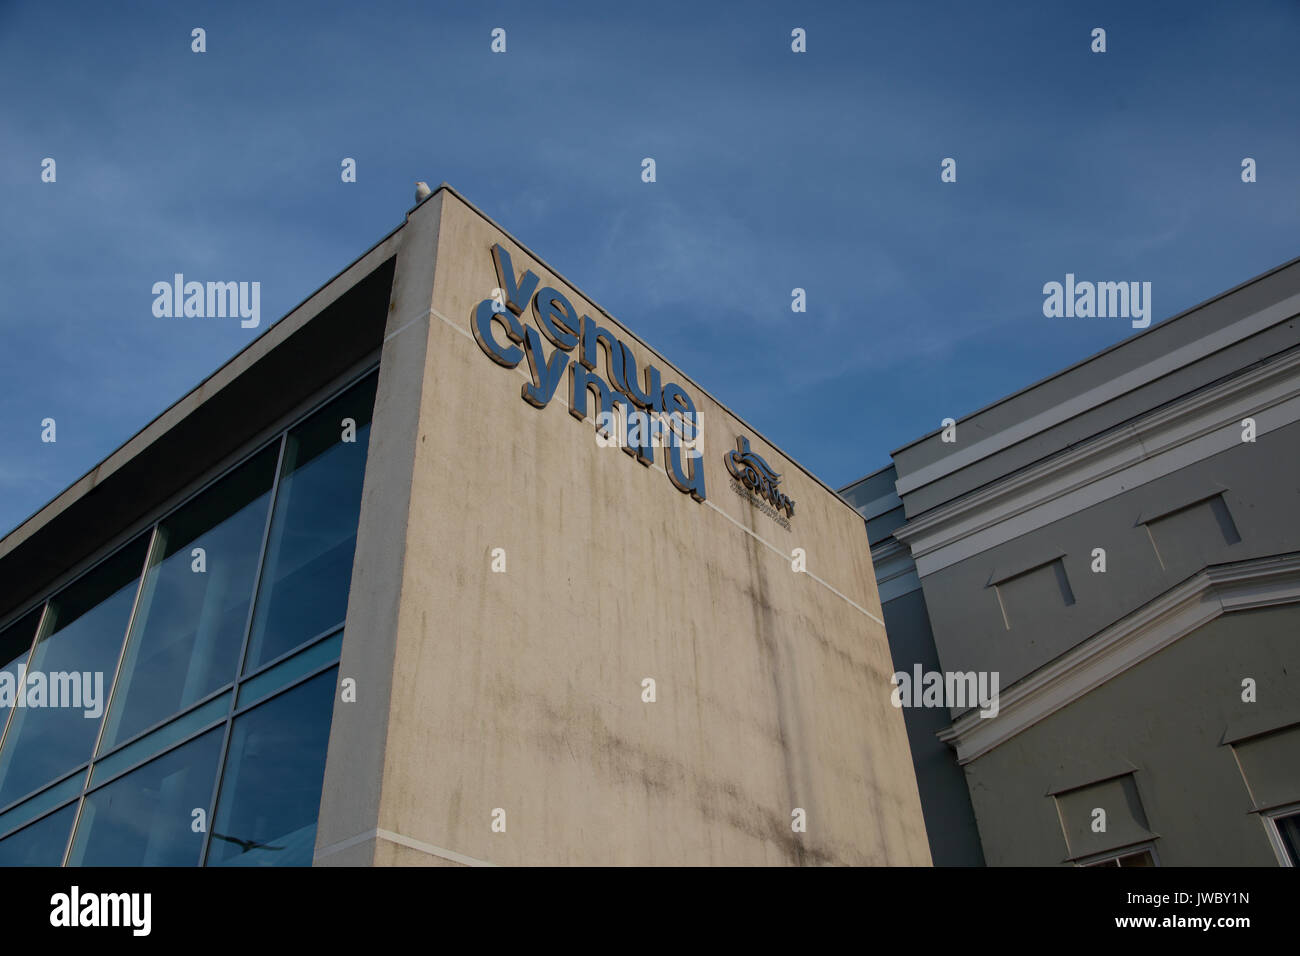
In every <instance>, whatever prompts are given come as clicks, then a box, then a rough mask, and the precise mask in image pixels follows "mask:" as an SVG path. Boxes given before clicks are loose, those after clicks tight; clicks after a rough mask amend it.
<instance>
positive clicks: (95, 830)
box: [68, 727, 225, 866]
mask: <svg viewBox="0 0 1300 956" xmlns="http://www.w3.org/2000/svg"><path fill="white" fill-rule="evenodd" d="M224 733H225V730H224V728H222V727H218V728H216V729H215V730H210V731H208V732H207V733H206V734H204V735H203V736H201V737H197V738H195V739H194V740H191V741H190V742H189V743H187V744H185V745H184V746H182V747H178V748H176V749H175V750H170V751H168V752H167V753H165V754H163V755H162V756H161V757H158V758H156V759H154V760H151V761H150V762H149V763H147V764H145V765H144V766H142V767H139V768H137V769H135V770H132V771H131V772H130V773H128V774H127V775H126V776H124V777H119V778H118V779H116V780H114V781H113V782H112V783H110V784H109V785H108V786H106V787H101V788H100V789H98V790H95V791H93V792H91V793H89V794H87V795H86V801H85V804H84V806H83V807H82V808H81V819H80V821H79V822H78V823H77V835H76V836H75V837H74V838H73V842H72V853H71V854H70V855H69V856H68V864H69V865H70V866H197V865H198V864H199V856H200V854H202V852H203V829H205V828H206V827H205V826H199V819H200V818H198V817H196V816H195V813H194V811H195V810H202V811H203V816H202V822H203V824H206V823H207V815H208V809H209V807H208V802H209V801H210V800H211V799H212V785H213V783H214V782H215V780H216V776H217V758H218V757H220V755H221V738H222V736H223V734H224Z"/></svg>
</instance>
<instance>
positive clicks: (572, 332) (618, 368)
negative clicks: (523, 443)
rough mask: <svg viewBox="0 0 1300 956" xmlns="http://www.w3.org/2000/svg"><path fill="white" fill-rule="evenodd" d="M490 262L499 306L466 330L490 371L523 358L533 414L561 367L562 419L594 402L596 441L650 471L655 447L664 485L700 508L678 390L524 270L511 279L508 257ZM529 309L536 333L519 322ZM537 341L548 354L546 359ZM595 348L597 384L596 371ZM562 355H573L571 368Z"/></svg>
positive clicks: (698, 465)
mask: <svg viewBox="0 0 1300 956" xmlns="http://www.w3.org/2000/svg"><path fill="white" fill-rule="evenodd" d="M492 261H493V263H495V265H496V271H497V278H498V280H499V282H500V284H501V287H500V289H499V290H498V291H499V293H500V296H501V298H503V299H504V302H502V301H500V299H495V298H488V299H484V300H483V301H482V302H480V303H479V304H478V305H476V306H475V307H474V312H473V315H472V316H471V320H470V326H471V327H472V329H473V331H474V340H475V341H476V342H478V346H479V348H481V349H482V350H483V353H484V354H485V355H487V357H488V358H490V359H492V361H494V362H496V363H497V364H498V365H503V366H505V367H506V368H516V367H517V366H518V365H519V363H520V362H521V361H523V359H524V358H525V357H527V359H528V369H529V371H530V372H531V373H532V381H531V382H525V383H524V384H523V386H522V387H521V388H520V395H521V397H522V398H523V400H524V401H525V402H527V403H528V404H529V405H532V406H533V407H535V408H545V407H546V405H547V404H548V403H549V402H550V400H551V399H552V398H553V397H554V396H555V393H556V391H557V390H558V389H559V386H560V380H561V379H562V378H564V370H565V368H566V367H567V368H568V370H569V390H568V395H567V398H568V402H569V414H570V415H572V416H573V417H574V418H576V419H578V420H579V421H582V420H584V419H585V418H587V399H588V397H589V396H594V397H595V400H596V403H597V411H596V414H594V415H593V416H592V418H593V420H594V421H595V422H596V430H597V433H598V434H599V435H602V436H604V437H605V438H611V437H613V438H614V439H615V440H614V441H612V442H609V444H617V445H618V446H619V447H620V448H622V449H623V451H625V452H626V453H627V454H628V455H631V456H632V457H634V458H636V460H637V461H639V462H641V464H643V465H646V466H647V467H648V466H650V465H652V464H654V449H655V446H656V445H659V446H664V447H666V451H667V454H666V455H665V456H664V466H665V470H666V471H667V473H668V480H669V481H671V482H672V483H673V487H675V488H676V489H677V490H678V491H681V492H683V493H684V494H689V495H690V496H691V497H692V498H694V499H695V500H696V501H703V500H704V461H703V458H701V457H700V455H701V452H700V451H699V449H698V445H699V440H700V436H699V434H698V429H699V418H698V415H697V413H696V411H695V402H694V401H692V399H691V396H690V395H689V394H687V392H686V390H685V389H684V388H682V387H681V386H680V385H677V384H675V383H673V382H669V383H668V384H667V385H662V386H661V385H660V377H659V370H658V369H657V368H655V367H654V366H653V365H649V364H647V365H646V367H645V370H644V372H643V373H638V371H637V364H636V356H635V355H633V354H632V350H631V349H630V348H629V347H628V346H627V345H625V344H624V343H623V342H622V341H620V340H619V339H618V337H617V336H615V335H614V333H613V332H611V331H610V330H609V329H606V328H602V327H601V326H600V325H597V324H596V322H595V320H594V319H592V317H591V316H589V315H584V316H583V317H582V318H581V320H579V318H578V314H577V313H576V312H575V311H574V308H573V304H572V303H570V302H569V300H568V299H567V298H566V297H565V296H564V294H563V293H561V292H560V291H559V290H558V289H554V288H552V287H550V286H546V287H545V288H542V289H538V288H537V285H538V279H537V276H536V274H535V273H533V272H532V270H525V272H524V274H523V275H521V276H519V277H518V278H516V277H515V270H514V267H513V266H512V265H511V263H510V253H508V252H506V250H505V249H504V248H502V247H501V246H500V245H499V244H498V245H494V246H493V247H492ZM530 304H531V306H532V314H533V316H534V317H535V318H536V321H537V327H536V328H534V327H533V326H532V325H525V324H524V323H522V322H520V321H519V319H520V317H522V316H523V314H524V310H525V309H526V308H528V307H529V305H530ZM493 325H497V326H499V327H500V328H501V331H502V332H504V333H505V337H506V339H507V341H506V342H505V343H503V342H501V341H500V340H499V339H498V338H497V337H496V335H495V334H494V332H493V328H492V326H493ZM538 329H541V334H538V331H537V330H538ZM543 336H545V339H546V340H547V341H549V342H550V343H551V346H552V349H551V352H550V354H549V355H548V354H547V353H546V347H545V345H544V344H543ZM602 346H603V350H604V353H605V364H604V368H605V377H604V378H602V377H601V376H600V375H599V374H597V371H596V369H597V367H598V365H599V358H600V352H601V350H602ZM569 352H574V357H573V361H571V362H570V361H569V356H568V353H569ZM661 424H662V425H663V430H664V431H667V432H668V435H667V437H668V439H669V440H668V441H666V442H664V441H658V440H656V433H660V437H663V434H662V432H661V429H660V428H659V426H660V425H661ZM615 430H616V431H617V434H616V435H615V434H613V432H614V431H615Z"/></svg>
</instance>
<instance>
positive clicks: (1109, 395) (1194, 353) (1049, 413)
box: [896, 294, 1300, 496]
mask: <svg viewBox="0 0 1300 956" xmlns="http://www.w3.org/2000/svg"><path fill="white" fill-rule="evenodd" d="M1297 312H1300V294H1296V295H1293V296H1288V297H1287V298H1285V299H1283V300H1282V301H1281V302H1276V303H1274V304H1273V305H1271V306H1269V307H1268V308H1266V309H1261V310H1260V311H1258V312H1255V313H1252V314H1251V315H1248V316H1246V317H1245V318H1242V319H1239V320H1238V321H1236V322H1234V323H1232V324H1231V325H1228V326H1225V327H1223V328H1221V329H1219V330H1218V331H1217V332H1213V333H1211V334H1210V335H1205V336H1202V337H1201V338H1198V339H1197V340H1196V341H1194V342H1188V343H1187V344H1186V345H1184V346H1182V347H1181V348H1177V349H1174V350H1173V351H1172V352H1168V353H1166V354H1165V355H1162V356H1161V357H1160V358H1158V359H1155V360H1153V361H1150V362H1148V363H1146V364H1145V365H1142V366H1139V367H1138V368H1135V369H1132V370H1130V371H1128V372H1125V373H1124V374H1123V375H1119V376H1117V377H1115V378H1112V379H1109V380H1107V381H1105V382H1103V383H1102V384H1100V385H1098V386H1096V387H1095V388H1091V389H1089V390H1088V391H1086V392H1084V393H1083V394H1081V395H1076V396H1074V397H1073V398H1071V399H1070V400H1069V401H1067V402H1063V403H1061V404H1060V405H1055V406H1053V407H1052V408H1049V409H1047V410H1045V411H1043V412H1040V413H1039V414H1037V415H1034V416H1033V417H1031V418H1027V419H1024V420H1022V421H1019V422H1016V423H1015V424H1014V425H1012V426H1011V427H1010V428H1006V429H1003V430H1002V431H1000V432H997V433H995V434H993V435H990V436H989V437H988V438H985V439H982V440H981V441H977V442H975V443H974V444H972V445H969V446H967V447H965V448H962V449H960V450H956V451H953V452H951V453H949V454H947V455H945V456H944V457H943V458H941V459H939V460H938V461H935V462H931V463H930V464H928V465H925V466H923V467H921V468H918V469H917V470H916V471H914V472H912V473H910V474H907V475H899V477H898V483H897V485H896V487H897V489H898V494H899V495H900V496H904V495H907V494H909V493H911V492H913V491H915V490H916V489H917V488H922V487H924V486H925V485H928V484H931V483H933V482H936V481H938V480H939V479H941V478H945V477H947V476H948V475H950V474H952V473H953V472H955V471H960V470H961V469H962V468H965V467H966V466H968V465H972V464H974V463H975V462H977V461H979V460H981V459H983V458H987V457H989V456H990V455H995V454H997V453H998V452H1000V451H1002V450H1003V449H1006V448H1010V447H1011V446H1012V445H1015V444H1018V443H1019V442H1022V441H1024V440H1025V439H1027V438H1032V437H1033V436H1034V435H1037V434H1038V433H1039V432H1043V431H1046V430H1047V429H1049V428H1052V427H1054V426H1056V425H1059V424H1060V423H1061V422H1064V421H1068V420H1069V419H1071V418H1074V417H1075V416H1076V415H1082V414H1083V413H1084V412H1086V411H1089V410H1091V409H1093V408H1095V407H1097V406H1098V405H1102V404H1104V403H1106V402H1109V401H1111V400H1112V399H1115V398H1118V397H1119V396H1121V395H1125V394H1127V393H1128V392H1131V391H1134V390H1135V389H1137V388H1140V387H1142V386H1143V385H1145V384H1147V383H1148V382H1152V381H1155V380H1156V379H1157V378H1161V377H1163V376H1165V375H1168V374H1170V373H1171V372H1176V371H1178V370H1179V369H1180V368H1183V367H1184V366H1187V365H1191V364H1192V363H1193V362H1196V361H1199V360H1201V359H1203V358H1206V357H1207V356H1210V355H1213V354H1214V353H1215V352H1219V351H1222V350H1223V349H1225V348H1228V347H1229V346H1231V345H1235V344H1236V343H1237V342H1240V341H1241V340H1242V339H1245V338H1248V337H1250V336H1252V335H1255V334H1257V333H1259V332H1262V331H1264V330H1265V329H1268V328H1271V327H1273V326H1274V325H1277V324H1279V323H1281V322H1285V321H1286V320H1287V319H1289V318H1291V317H1292V316H1294V315H1295V314H1296V313H1297ZM961 424H962V423H960V422H959V423H958V425H959V426H960V425H961Z"/></svg>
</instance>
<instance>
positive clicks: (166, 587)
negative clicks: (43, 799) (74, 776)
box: [100, 444, 279, 753]
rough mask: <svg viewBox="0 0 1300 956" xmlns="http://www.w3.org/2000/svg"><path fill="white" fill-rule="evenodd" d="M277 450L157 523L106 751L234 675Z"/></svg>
mask: <svg viewBox="0 0 1300 956" xmlns="http://www.w3.org/2000/svg"><path fill="white" fill-rule="evenodd" d="M278 452H279V446H278V444H273V445H271V446H270V447H268V448H266V449H265V450H264V451H262V452H261V453H260V454H258V455H257V456H256V457H255V458H253V459H252V460H251V461H249V462H247V463H245V464H244V465H242V466H241V467H239V468H237V469H236V470H235V471H233V472H231V474H229V475H227V476H226V477H225V478H223V479H221V481H219V482H217V483H216V484H215V485H213V486H212V487H211V488H209V489H208V490H206V491H205V492H203V493H202V494H201V495H199V497H197V498H195V499H194V500H193V501H191V502H190V503H189V504H187V505H185V507H183V508H181V509H180V510H179V511H177V512H176V513H175V514H173V515H172V516H171V517H170V518H168V519H166V520H165V521H163V522H162V523H161V524H160V525H159V526H158V537H157V539H156V541H155V542H154V547H153V554H152V556H151V557H150V568H149V573H148V574H147V575H146V577H145V581H144V586H143V588H142V589H141V591H140V604H139V609H138V610H137V611H136V615H135V621H134V622H133V623H132V625H131V637H130V640H129V641H128V642H127V646H126V656H125V657H124V658H123V661H122V672H121V676H119V677H118V684H117V689H116V690H115V691H114V692H113V706H112V709H111V710H110V712H109V716H108V725H107V727H106V728H105V731H104V739H103V742H102V743H101V744H100V752H101V753H102V752H103V751H105V750H107V749H109V748H111V747H113V746H114V745H116V744H118V743H120V742H121V741H123V740H127V739H129V738H130V737H133V736H135V735H136V734H138V733H140V732H141V731H143V730H146V729H148V728H149V727H152V726H153V725H155V724H157V723H158V722H159V721H162V720H165V719H166V718H167V717H169V716H171V715H172V714H175V713H176V712H177V711H180V710H184V709H185V708H186V707H188V706H189V705H191V704H193V703H194V702H195V701H197V700H201V699H202V698H203V697H205V696H207V695H208V694H210V693H212V692H213V691H215V690H217V689H218V688H219V687H222V686H224V685H226V684H229V683H230V682H232V681H233V680H234V679H235V671H236V670H237V668H238V666H239V664H238V658H239V650H240V647H241V645H242V644H243V641H244V628H245V627H246V626H247V625H248V607H249V602H250V601H251V600H252V596H253V587H254V585H255V584H256V580H255V578H256V575H257V558H258V553H259V552H260V551H261V547H262V534H263V532H264V531H265V530H266V509H267V507H268V502H269V500H270V496H271V481H272V479H273V478H274V475H275V460H276V457H277V455H278ZM196 549H201V551H200V553H199V554H195V551H196Z"/></svg>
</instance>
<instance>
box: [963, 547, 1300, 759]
mask: <svg viewBox="0 0 1300 956" xmlns="http://www.w3.org/2000/svg"><path fill="white" fill-rule="evenodd" d="M1298 601H1300V552H1297V553H1291V554H1286V555H1279V556H1275V557H1268V558H1254V559H1251V560H1249V561H1241V562H1239V563H1236V564H1225V565H1215V566H1213V567H1210V568H1206V569H1205V570H1203V571H1201V572H1199V573H1197V574H1195V575H1193V576H1192V577H1190V578H1188V579H1187V580H1186V581H1184V582H1183V583H1182V584H1179V585H1178V586H1176V587H1174V588H1172V589H1171V590H1169V591H1166V592H1165V593H1164V594H1162V595H1160V597H1158V598H1156V599H1155V600H1153V601H1151V602H1150V603H1148V604H1145V605H1143V606H1142V607H1140V608H1138V609H1137V610H1135V611H1133V612H1132V613H1131V614H1128V615H1127V616H1125V617H1123V618H1121V619H1120V620H1118V621H1116V622H1115V623H1114V624H1112V625H1110V626H1109V627H1107V628H1106V629H1105V630H1102V631H1099V632H1098V633H1097V634H1096V635H1094V636H1093V637H1091V638H1089V639H1088V640H1087V641H1085V642H1083V643H1082V644H1079V645H1077V646H1076V647H1074V648H1073V649H1072V650H1070V651H1068V652H1066V653H1065V654H1063V655H1061V656H1060V657H1058V658H1056V659H1055V660H1054V661H1052V662H1051V663H1050V664H1047V665H1046V666H1044V667H1041V668H1039V669H1038V670H1037V671H1035V672H1034V673H1033V674H1031V675H1030V676H1029V677H1026V678H1025V679H1023V680H1021V681H1019V682H1018V683H1016V684H1014V685H1012V686H1011V687H1009V688H1007V689H1006V690H1005V691H1003V692H1002V693H1001V694H1000V695H999V697H998V715H997V716H996V717H980V716H979V712H978V711H977V710H971V711H968V712H967V713H966V714H964V715H962V716H961V717H959V718H958V719H957V720H956V721H954V722H953V724H952V726H951V727H948V728H945V729H944V730H941V731H939V733H938V737H939V739H940V740H942V741H944V742H945V743H947V744H949V745H950V746H951V747H953V748H954V749H955V750H956V751H957V762H958V763H959V764H966V763H969V762H970V761H972V760H974V759H976V758H977V757H980V756H983V755H984V754H986V753H988V752H989V751H990V750H992V749H993V748H995V747H998V746H1001V745H1002V744H1003V743H1005V742H1006V741H1008V740H1010V739H1011V738H1012V737H1014V736H1015V735H1016V734H1018V733H1020V732H1021V731H1024V730H1027V729H1028V728H1030V727H1032V726H1034V725H1035V724H1037V723H1038V722H1039V721H1041V720H1043V719H1044V718H1046V717H1048V716H1050V715H1051V714H1054V713H1056V711H1058V710H1060V709H1061V708H1063V707H1066V706H1068V705H1069V704H1072V703H1074V701H1076V700H1079V699H1080V698H1082V697H1084V696H1085V695H1087V694H1089V693H1091V692H1092V691H1094V690H1096V689H1097V688H1098V687H1100V686H1101V685H1102V684H1104V683H1106V681H1108V680H1110V679H1111V678H1113V677H1116V676H1118V675H1119V674H1122V673H1124V672H1125V671H1127V670H1128V669H1129V668H1131V667H1133V666H1135V665H1136V664H1139V663H1140V662H1142V661H1144V660H1146V659H1147V658H1148V657H1150V656H1152V655H1153V654H1155V653H1157V652H1158V651H1161V650H1163V649H1164V648H1166V647H1168V646H1169V645H1170V644H1173V643H1174V642H1175V641H1178V640H1180V639H1181V638H1183V637H1185V636H1186V635H1188V634H1190V633H1192V632H1193V631H1195V630H1196V629H1197V628H1199V627H1201V626H1202V625H1205V624H1208V623H1209V622H1210V621H1213V620H1214V619H1215V618H1217V617H1219V616H1221V615H1223V614H1229V613H1231V612H1233V611H1242V610H1248V609H1251V608H1261V607H1272V606H1274V605H1279V604H1293V603H1296V602H1298Z"/></svg>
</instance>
